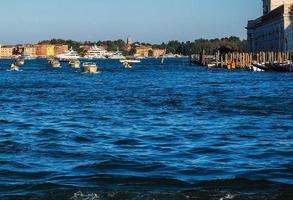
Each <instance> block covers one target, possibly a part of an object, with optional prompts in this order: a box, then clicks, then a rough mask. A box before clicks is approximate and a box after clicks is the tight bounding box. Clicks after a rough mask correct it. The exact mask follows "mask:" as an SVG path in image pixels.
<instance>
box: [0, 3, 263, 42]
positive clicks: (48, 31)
mask: <svg viewBox="0 0 293 200" xmlns="http://www.w3.org/2000/svg"><path fill="white" fill-rule="evenodd" d="M0 5H1V11H0V43H2V44H8V43H28V42H38V41H40V40H43V39H50V38H63V39H74V40H79V41H85V40H91V41H97V40H107V39H111V40H112V39H118V38H121V39H125V38H126V37H127V35H131V36H132V37H133V39H134V40H136V41H144V42H151V43H159V42H163V41H169V40H172V39H177V40H180V41H187V40H194V39H197V38H215V37H224V36H230V35H235V36H239V37H241V38H245V37H246V31H245V26H246V23H247V20H248V19H253V18H255V17H257V16H259V15H260V14H261V0H1V3H0Z"/></svg>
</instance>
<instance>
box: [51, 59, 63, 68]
mask: <svg viewBox="0 0 293 200" xmlns="http://www.w3.org/2000/svg"><path fill="white" fill-rule="evenodd" d="M49 64H50V65H51V66H52V67H53V68H60V67H61V64H60V62H59V61H58V60H52V61H50V62H49Z"/></svg>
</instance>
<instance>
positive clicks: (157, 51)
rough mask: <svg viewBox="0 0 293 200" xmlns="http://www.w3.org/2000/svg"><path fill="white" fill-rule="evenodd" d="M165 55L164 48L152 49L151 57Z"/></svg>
mask: <svg viewBox="0 0 293 200" xmlns="http://www.w3.org/2000/svg"><path fill="white" fill-rule="evenodd" d="M164 55H165V49H153V57H156V58H158V57H162V56H164Z"/></svg>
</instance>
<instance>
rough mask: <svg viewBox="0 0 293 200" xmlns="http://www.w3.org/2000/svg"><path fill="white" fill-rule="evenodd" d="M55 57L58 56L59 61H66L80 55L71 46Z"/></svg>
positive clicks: (77, 57)
mask: <svg viewBox="0 0 293 200" xmlns="http://www.w3.org/2000/svg"><path fill="white" fill-rule="evenodd" d="M56 58H58V59H59V60H60V61H61V62H67V61H70V60H74V59H75V60H76V59H79V58H80V56H79V55H78V53H77V52H76V51H74V50H73V49H72V48H71V49H70V50H68V51H65V52H64V53H62V54H59V55H57V56H56Z"/></svg>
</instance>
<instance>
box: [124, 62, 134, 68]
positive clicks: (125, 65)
mask: <svg viewBox="0 0 293 200" xmlns="http://www.w3.org/2000/svg"><path fill="white" fill-rule="evenodd" d="M123 66H124V67H125V68H126V69H131V68H132V66H131V64H130V63H129V62H124V63H123Z"/></svg>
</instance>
